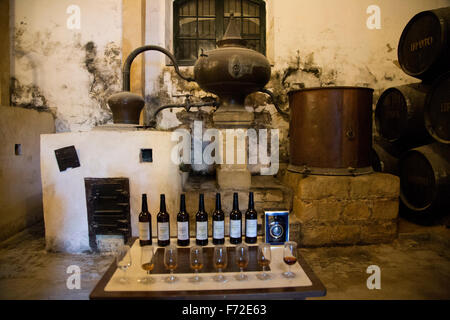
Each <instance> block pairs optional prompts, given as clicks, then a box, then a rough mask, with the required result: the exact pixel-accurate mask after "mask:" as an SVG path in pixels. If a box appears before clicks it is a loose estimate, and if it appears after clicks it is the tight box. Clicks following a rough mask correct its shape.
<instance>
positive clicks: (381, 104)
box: [375, 83, 430, 143]
mask: <svg viewBox="0 0 450 320" xmlns="http://www.w3.org/2000/svg"><path fill="white" fill-rule="evenodd" d="M429 91H430V86H428V85H425V84H422V83H412V84H407V85H403V86H398V87H393V88H389V89H387V90H385V91H384V92H383V93H382V94H381V96H380V98H379V99H378V102H377V106H376V109H375V126H376V129H377V132H378V133H379V135H380V136H381V137H383V138H384V139H386V140H387V141H390V142H396V141H400V140H402V141H404V142H407V141H409V142H411V143H414V141H418V142H421V141H425V140H430V136H429V135H428V132H427V130H426V129H425V123H424V120H423V119H424V108H425V103H426V97H427V93H428V92H429Z"/></svg>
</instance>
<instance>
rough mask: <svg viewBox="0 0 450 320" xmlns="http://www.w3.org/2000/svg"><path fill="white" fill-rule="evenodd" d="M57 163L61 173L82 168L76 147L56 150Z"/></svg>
mask: <svg viewBox="0 0 450 320" xmlns="http://www.w3.org/2000/svg"><path fill="white" fill-rule="evenodd" d="M55 156H56V161H57V162H58V167H59V171H65V170H66V169H67V168H77V167H79V166H80V161H79V160H78V155H77V151H76V150H75V146H69V147H64V148H61V149H56V150H55Z"/></svg>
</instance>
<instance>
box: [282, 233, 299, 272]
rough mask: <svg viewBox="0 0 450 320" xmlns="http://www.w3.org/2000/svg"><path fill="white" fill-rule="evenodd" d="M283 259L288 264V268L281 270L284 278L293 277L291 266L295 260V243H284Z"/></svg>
mask: <svg viewBox="0 0 450 320" xmlns="http://www.w3.org/2000/svg"><path fill="white" fill-rule="evenodd" d="M283 261H284V263H286V264H287V265H288V266H289V270H288V271H286V272H283V276H284V277H285V278H288V279H289V278H295V273H293V272H292V271H291V266H292V265H294V264H295V263H296V262H297V243H296V242H294V241H288V242H286V243H285V244H284V249H283Z"/></svg>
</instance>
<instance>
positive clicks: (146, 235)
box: [139, 222, 150, 240]
mask: <svg viewBox="0 0 450 320" xmlns="http://www.w3.org/2000/svg"><path fill="white" fill-rule="evenodd" d="M139 239H140V240H150V223H148V222H139Z"/></svg>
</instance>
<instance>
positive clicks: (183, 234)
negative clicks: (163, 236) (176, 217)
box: [177, 221, 189, 240]
mask: <svg viewBox="0 0 450 320" xmlns="http://www.w3.org/2000/svg"><path fill="white" fill-rule="evenodd" d="M177 223H178V240H188V239H189V222H187V221H184V222H177Z"/></svg>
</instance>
